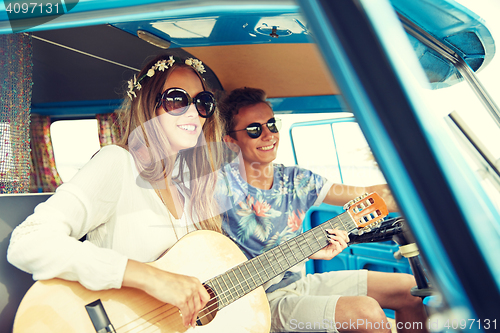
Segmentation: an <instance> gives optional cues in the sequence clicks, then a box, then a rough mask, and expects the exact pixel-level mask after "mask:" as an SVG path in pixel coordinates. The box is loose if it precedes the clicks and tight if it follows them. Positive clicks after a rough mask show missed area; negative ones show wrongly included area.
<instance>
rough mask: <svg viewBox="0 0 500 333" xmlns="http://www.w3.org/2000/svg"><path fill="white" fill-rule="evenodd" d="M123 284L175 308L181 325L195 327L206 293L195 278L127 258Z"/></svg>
mask: <svg viewBox="0 0 500 333" xmlns="http://www.w3.org/2000/svg"><path fill="white" fill-rule="evenodd" d="M123 286H127V287H134V288H138V289H141V290H144V291H145V292H147V293H148V294H149V295H151V296H153V297H155V298H156V299H158V300H160V301H162V302H165V303H168V304H171V305H174V306H176V307H178V308H179V310H180V312H181V316H182V321H183V323H184V326H186V327H189V326H196V319H197V316H198V312H200V310H201V309H203V308H204V307H205V305H206V304H207V303H208V301H209V300H210V295H209V294H208V292H207V290H206V289H205V287H203V285H202V284H201V282H200V280H198V279H197V278H195V277H191V276H186V275H180V274H175V273H171V272H166V271H163V270H161V269H158V268H155V267H153V266H150V265H146V264H143V263H139V262H136V261H133V260H129V264H128V265H127V268H126V270H125V276H124V280H123Z"/></svg>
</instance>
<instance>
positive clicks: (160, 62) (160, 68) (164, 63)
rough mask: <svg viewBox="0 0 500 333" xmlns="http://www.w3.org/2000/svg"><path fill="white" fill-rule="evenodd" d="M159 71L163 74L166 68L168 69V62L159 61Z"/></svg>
mask: <svg viewBox="0 0 500 333" xmlns="http://www.w3.org/2000/svg"><path fill="white" fill-rule="evenodd" d="M156 65H157V67H158V69H159V70H160V71H162V72H164V71H165V68H167V66H166V65H167V61H166V60H162V61H158V63H157V64H156Z"/></svg>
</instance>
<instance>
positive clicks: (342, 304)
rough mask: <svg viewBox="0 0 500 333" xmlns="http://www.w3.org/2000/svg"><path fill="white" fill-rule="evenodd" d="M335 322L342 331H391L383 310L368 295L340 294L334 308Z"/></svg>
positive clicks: (375, 332)
mask: <svg viewBox="0 0 500 333" xmlns="http://www.w3.org/2000/svg"><path fill="white" fill-rule="evenodd" d="M335 323H336V325H337V328H338V330H339V331H340V332H342V333H347V332H370V333H379V332H384V333H387V332H391V326H390V323H389V322H388V321H387V318H386V316H385V313H384V310H382V308H381V307H380V305H379V303H378V302H377V301H376V300H375V299H373V298H371V297H369V296H342V297H340V298H339V300H338V301H337V307H336V308H335Z"/></svg>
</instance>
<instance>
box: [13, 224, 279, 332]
mask: <svg viewBox="0 0 500 333" xmlns="http://www.w3.org/2000/svg"><path fill="white" fill-rule="evenodd" d="M246 260H247V259H246V257H245V256H244V255H243V253H242V252H241V250H240V249H239V248H238V247H237V246H236V245H235V244H234V243H233V242H232V241H231V240H230V239H229V238H227V237H225V236H223V235H221V234H219V233H216V232H212V231H196V232H192V233H190V234H188V235H186V236H184V237H183V238H182V239H181V240H179V241H178V242H177V243H176V244H175V245H174V246H173V247H172V248H171V249H170V250H168V251H167V252H166V253H165V254H164V255H163V256H162V257H161V258H160V259H158V260H157V261H155V262H153V263H150V265H153V266H155V267H158V268H160V269H163V270H167V271H170V272H174V273H178V274H183V275H190V276H195V277H197V278H198V279H199V280H200V281H202V282H204V281H207V280H209V279H210V278H213V277H215V276H217V275H219V274H222V273H224V272H225V271H227V270H228V269H230V268H232V267H234V266H236V265H238V264H240V263H242V262H245V261H246ZM98 299H100V300H101V302H102V304H103V306H104V310H105V311H106V314H107V315H108V317H109V320H110V322H111V324H112V325H113V326H114V328H115V330H116V332H128V333H133V332H165V333H174V332H185V331H186V330H187V329H186V328H185V327H184V326H183V324H182V319H181V317H180V315H179V311H178V309H177V308H176V307H174V306H172V305H169V304H164V303H161V302H159V301H158V300H156V299H155V298H153V297H151V296H149V295H148V294H146V293H144V292H142V291H140V290H138V289H134V288H125V287H124V288H121V289H111V290H104V291H90V290H88V289H86V288H84V287H83V286H82V285H81V284H80V283H78V282H70V281H66V280H61V279H52V280H47V281H38V282H36V283H35V284H34V285H33V286H32V287H31V289H30V290H29V291H28V292H27V293H26V295H25V297H24V298H23V300H22V302H21V304H20V306H19V309H18V311H17V314H16V318H15V321H14V330H13V332H14V333H25V332H36V333H43V332H47V333H48V332H50V333H57V332H65V333H70V332H75V333H76V332H82V333H83V332H85V333H89V332H95V331H96V330H95V328H94V327H93V325H92V322H91V320H90V318H89V315H88V313H87V311H86V309H85V305H87V304H89V303H92V302H94V301H96V300H98ZM270 323H271V318H270V310H269V304H268V301H267V298H266V295H265V292H264V290H263V288H262V287H259V288H257V289H255V290H253V291H252V292H250V293H249V294H247V295H245V296H243V297H241V298H240V299H238V300H236V301H235V302H234V303H231V304H230V305H228V306H226V307H224V308H223V309H221V310H219V311H217V313H216V315H215V317H214V318H213V319H212V320H211V321H210V322H209V323H206V324H204V325H203V326H197V327H196V328H195V329H194V330H192V332H197V333H205V332H206V333H211V332H213V333H223V332H228V333H233V332H238V333H240V332H241V333H243V332H252V333H263V332H269V330H270Z"/></svg>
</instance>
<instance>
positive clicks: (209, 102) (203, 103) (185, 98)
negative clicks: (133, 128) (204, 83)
mask: <svg viewBox="0 0 500 333" xmlns="http://www.w3.org/2000/svg"><path fill="white" fill-rule="evenodd" d="M160 103H161V106H162V107H163V109H165V111H167V112H168V113H169V114H171V115H172V116H181V115H183V114H184V113H186V112H187V110H188V109H189V106H190V105H191V104H193V103H194V106H195V107H196V111H198V114H199V115H200V117H203V118H208V117H210V116H211V115H213V114H214V111H215V97H214V95H213V94H212V93H211V92H209V91H202V92H201V93H199V94H198V95H196V96H195V97H194V98H191V96H189V94H188V93H187V91H185V90H184V89H181V88H170V89H167V90H165V91H164V92H163V93H162V94H158V97H157V98H156V107H157V108H158V106H159V105H160Z"/></svg>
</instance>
